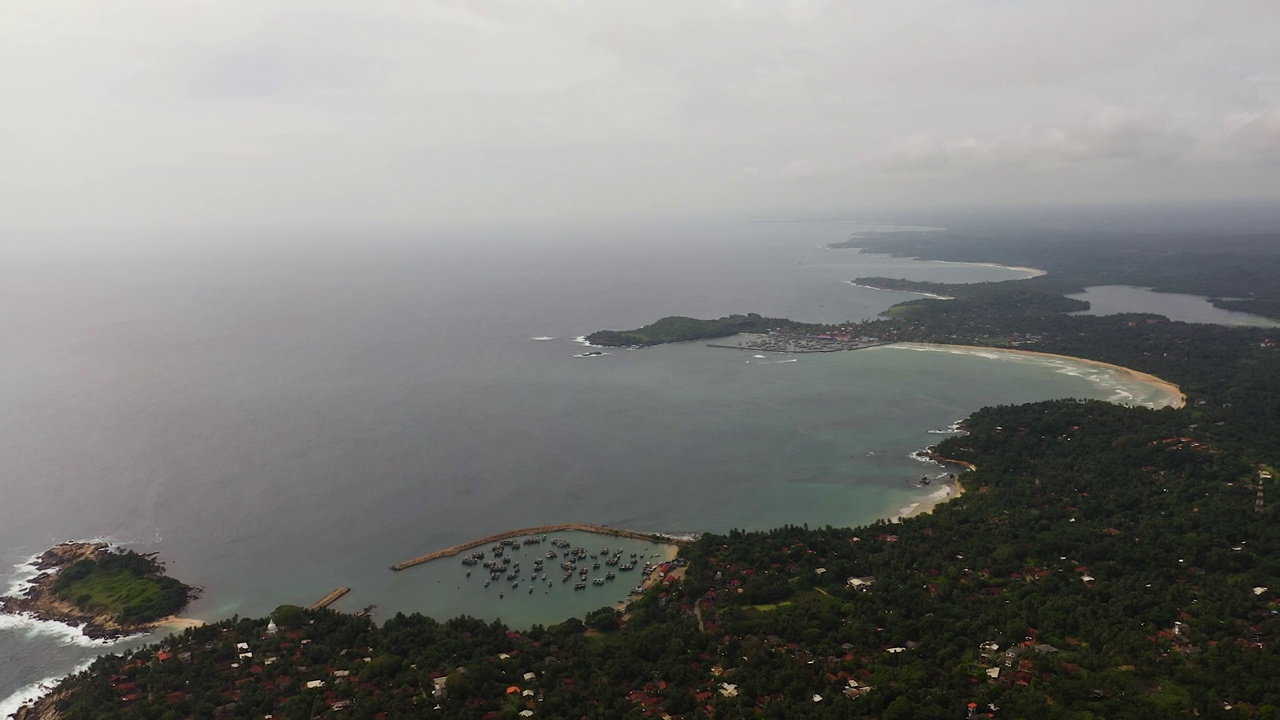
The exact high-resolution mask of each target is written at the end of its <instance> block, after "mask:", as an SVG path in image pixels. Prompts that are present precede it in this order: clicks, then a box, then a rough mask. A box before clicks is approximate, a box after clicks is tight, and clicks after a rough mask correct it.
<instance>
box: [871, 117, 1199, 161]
mask: <svg viewBox="0 0 1280 720" xmlns="http://www.w3.org/2000/svg"><path fill="white" fill-rule="evenodd" d="M1194 144H1195V143H1194V140H1193V138H1192V137H1191V135H1190V134H1189V133H1188V132H1186V131H1183V130H1179V129H1176V128H1174V127H1172V125H1171V124H1170V123H1169V121H1168V120H1167V119H1164V118H1160V117H1158V116H1156V115H1155V114H1153V113H1150V112H1146V111H1143V110H1140V109H1136V108H1130V107H1123V106H1117V105H1106V106H1098V107H1094V108H1092V109H1089V110H1087V111H1084V112H1079V111H1078V112H1074V113H1069V114H1067V115H1065V116H1064V117H1062V118H1060V120H1059V121H1058V122H1055V123H1052V124H1048V125H1027V126H1024V127H1021V128H1018V129H1015V130H1011V131H1007V132H1000V133H995V134H991V135H985V136H983V135H952V136H941V135H939V134H935V133H916V134H912V135H907V136H902V137H899V138H895V139H893V140H892V141H891V142H890V143H889V145H888V147H887V148H886V149H885V150H884V151H882V152H881V153H879V154H878V156H877V160H878V161H879V163H880V165H881V166H882V167H883V168H884V169H886V170H891V171H904V170H913V171H919V170H933V171H937V170H942V169H946V168H952V167H958V168H966V167H968V168H972V167H980V166H992V165H1017V166H1022V167H1025V168H1029V169H1035V170H1046V169H1056V168H1062V167H1065V166H1069V165H1072V164H1076V163H1086V162H1100V161H1129V162H1166V161H1170V160H1174V159H1177V158H1179V157H1181V156H1183V155H1184V154H1186V153H1188V152H1189V151H1190V150H1191V149H1192V147H1193V146H1194Z"/></svg>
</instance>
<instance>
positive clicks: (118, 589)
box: [52, 550, 193, 624]
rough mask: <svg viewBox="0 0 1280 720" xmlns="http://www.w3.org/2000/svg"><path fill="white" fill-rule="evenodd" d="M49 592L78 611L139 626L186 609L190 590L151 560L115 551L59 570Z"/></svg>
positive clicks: (148, 557) (134, 553) (189, 587)
mask: <svg viewBox="0 0 1280 720" xmlns="http://www.w3.org/2000/svg"><path fill="white" fill-rule="evenodd" d="M52 589H53V592H54V593H56V594H57V596H58V597H59V598H61V599H63V600H67V601H70V602H73V603H75V604H76V605H77V606H78V607H79V608H81V609H82V610H87V611H92V612H102V613H106V614H108V615H112V616H114V617H115V618H117V619H119V620H120V621H122V622H124V623H127V624H142V623H148V622H151V621H153V620H158V619H160V618H163V617H166V616H168V615H173V614H174V613H177V612H178V611H179V610H181V609H182V608H183V607H184V606H186V604H187V601H188V600H189V599H190V597H191V594H192V592H193V588H192V587H191V586H189V585H184V584H183V583H181V582H179V581H178V580H175V579H174V578H171V577H169V576H167V575H165V574H164V566H163V565H161V564H160V563H159V562H158V561H157V560H156V559H155V558H154V557H151V556H149V555H142V554H139V553H136V552H133V551H132V550H119V551H116V552H109V553H105V554H103V555H101V556H99V557H98V558H97V559H96V560H94V559H85V560H80V561H78V562H76V563H75V564H74V565H71V566H70V567H67V568H65V569H63V570H62V571H61V572H59V573H58V577H57V580H55V581H54V583H53V587H52Z"/></svg>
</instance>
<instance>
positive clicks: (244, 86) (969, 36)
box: [0, 0, 1280, 233]
mask: <svg viewBox="0 0 1280 720" xmlns="http://www.w3.org/2000/svg"><path fill="white" fill-rule="evenodd" d="M1278 25H1280V5H1278V4H1276V3H1274V2H1268V1H1265V0H1241V2H1236V3H1231V4H1230V5H1223V4H1215V3H1209V2H1206V1H1203V0H1108V1H1106V2H1103V1H1101V0H1090V1H1087V2H1074V3H1061V2H1060V3H1039V4H1034V5H1023V4H1014V3H992V2H979V1H978V0H958V1H956V2H945V3H944V2H940V1H939V0H912V1H909V2H901V3H893V4H892V5H884V4H882V3H871V2H862V1H852V0H850V1H848V2H831V1H828V0H789V1H788V2H763V1H762V0H721V1H719V2H709V3H700V4H692V5H691V4H688V3H674V2H646V3H631V2H623V3H607V4H576V3H540V4H529V3H518V2H512V1H510V0H483V1H480V2H465V3H464V2H456V1H454V0H441V1H436V2H427V3H418V4H402V3H399V2H395V1H394V0H372V1H371V2H366V3H360V4H359V5H350V4H348V3H339V2H333V1H332V0H317V1H316V2H310V3H306V4H301V3H296V2H288V1H287V0H255V1H254V2H246V1H245V0H231V1H228V2H217V3H212V2H208V3H205V2H200V3H186V4H182V5H180V6H175V5H172V4H168V3H160V2H156V1H155V0H126V1H125V2H121V3H112V4H110V5H101V4H97V3H89V2H85V1H84V0H54V1H52V2H45V3H38V4H30V3H22V4H8V5H6V6H4V7H3V8H0V82H2V83H3V86H4V87H5V92H6V100H7V102H6V113H5V117H4V119H3V120H2V121H0V158H3V163H0V184H2V185H3V186H4V188H5V192H4V193H3V194H0V217H3V218H4V220H3V222H2V223H0V229H2V230H5V231H7V232H9V233H13V232H15V231H24V232H27V231H41V230H69V231H74V230H81V231H94V230H102V229H117V230H125V229H138V228H212V227H217V228H236V227H282V226H286V227H299V226H301V227H308V228H327V227H328V228H366V227H372V228H418V229H422V228H432V229H436V230H442V231H481V230H486V229H487V230H501V229H512V228H523V227H533V228H544V229H545V228H555V227H560V226H562V225H566V224H567V225H573V226H588V227H589V226H608V225H609V224H613V223H630V222H637V221H642V220H644V219H647V218H760V217H788V218H798V217H813V216H828V217H830V216H848V217H856V218H858V219H860V220H872V219H883V220H885V221H903V220H908V221H909V220H911V219H912V217H911V216H912V215H913V214H917V215H918V214H919V213H920V212H921V211H925V212H931V211H930V210H928V209H933V210H932V212H938V213H941V214H945V213H953V214H958V215H963V214H964V213H966V212H970V210H969V208H975V207H985V208H992V209H1003V210H1017V209H1019V208H1048V209H1050V210H1063V209H1068V210H1070V209H1072V208H1085V207H1091V206H1129V205H1144V206H1161V205H1166V206H1169V207H1173V208H1176V207H1178V206H1180V205H1182V204H1185V203H1189V202H1195V203H1208V204H1213V203H1246V204H1250V203H1252V204H1259V203H1261V204H1266V203H1274V202H1275V201H1276V200H1280V182H1277V174H1278V173H1277V169H1280V46H1278V45H1276V43H1274V38H1273V37H1272V36H1273V32H1272V30H1273V28H1275V27H1276V26H1278Z"/></svg>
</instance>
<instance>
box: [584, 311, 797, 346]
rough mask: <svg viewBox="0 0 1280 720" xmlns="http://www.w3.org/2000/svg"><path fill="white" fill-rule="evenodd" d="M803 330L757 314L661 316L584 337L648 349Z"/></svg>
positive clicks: (596, 342)
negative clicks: (708, 317)
mask: <svg viewBox="0 0 1280 720" xmlns="http://www.w3.org/2000/svg"><path fill="white" fill-rule="evenodd" d="M806 327H811V326H810V325H808V324H807V323H800V322H796V321H794V320H786V319H783V318H768V317H763V316H761V315H757V314H756V313H747V314H746V315H727V316H725V317H722V318H716V319H715V320H699V319H697V318H690V317H679V316H672V317H664V318H662V319H661V320H658V321H656V322H653V323H650V324H649V325H645V326H644V327H641V328H636V329H635V330H600V331H599V332H594V333H591V334H590V335H588V336H586V341H587V342H588V343H590V344H592V345H598V346H601V347H650V346H653V345H663V344H665V343H675V342H686V341H688V340H707V339H711V338H722V337H729V336H730V335H737V334H739V333H763V332H768V331H770V330H776V329H791V330H798V329H802V328H806ZM815 327H816V326H815Z"/></svg>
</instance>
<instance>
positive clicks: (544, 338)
mask: <svg viewBox="0 0 1280 720" xmlns="http://www.w3.org/2000/svg"><path fill="white" fill-rule="evenodd" d="M529 339H530V340H537V341H538V342H546V341H547V340H555V338H553V337H551V336H550V335H539V336H538V337H531V338H529Z"/></svg>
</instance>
